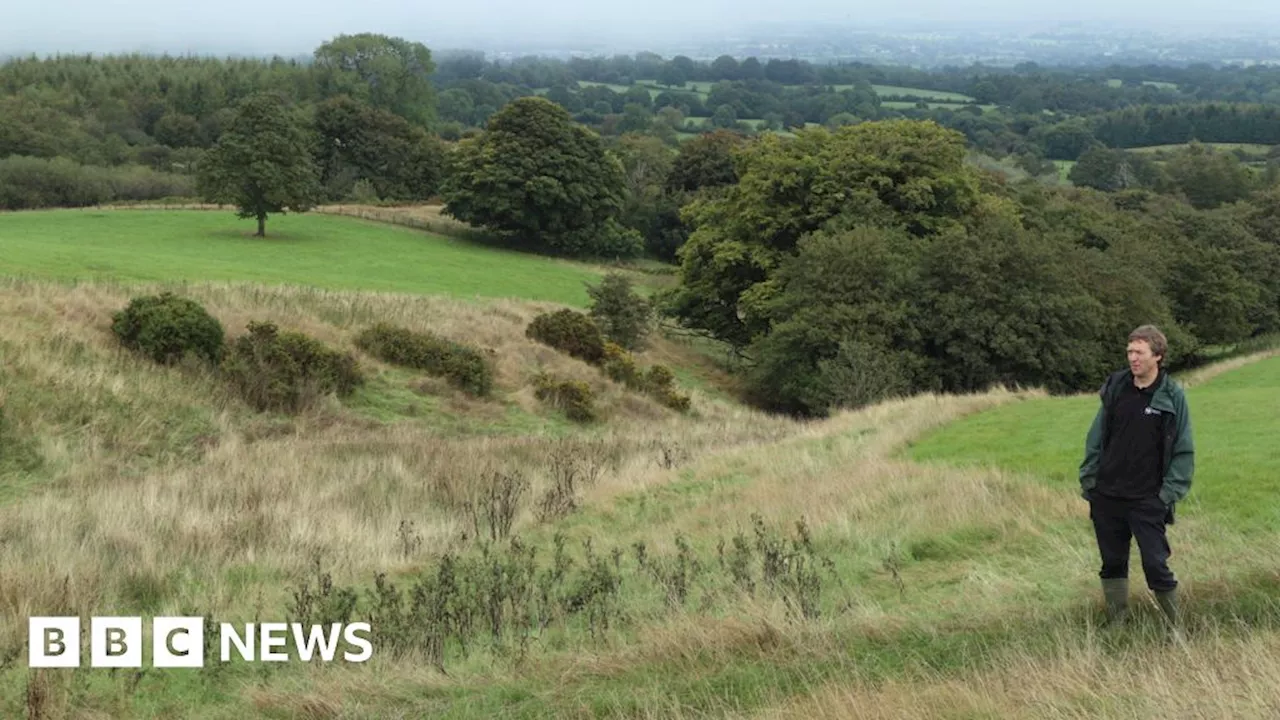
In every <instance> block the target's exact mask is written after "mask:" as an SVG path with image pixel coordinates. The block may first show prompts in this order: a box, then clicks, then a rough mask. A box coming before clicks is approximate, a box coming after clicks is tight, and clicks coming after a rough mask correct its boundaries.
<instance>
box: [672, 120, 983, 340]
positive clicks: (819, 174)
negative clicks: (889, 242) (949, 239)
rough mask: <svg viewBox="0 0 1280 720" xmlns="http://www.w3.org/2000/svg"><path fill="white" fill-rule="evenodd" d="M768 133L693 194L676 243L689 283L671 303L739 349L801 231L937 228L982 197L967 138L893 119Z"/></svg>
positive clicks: (764, 318) (764, 310)
mask: <svg viewBox="0 0 1280 720" xmlns="http://www.w3.org/2000/svg"><path fill="white" fill-rule="evenodd" d="M798 136H799V137H798V138H797V139H796V140H786V139H784V138H782V137H780V136H778V135H766V136H763V137H761V138H759V139H757V140H754V141H753V142H752V143H751V144H750V145H748V146H746V148H745V149H744V150H742V151H741V152H739V153H738V161H737V171H738V178H739V179H738V182H737V183H736V184H734V185H731V186H729V187H727V188H726V189H725V192H723V193H721V194H718V196H712V197H704V198H700V199H695V200H694V201H693V202H691V203H690V204H689V205H688V206H686V208H685V210H684V215H685V216H686V218H687V219H688V221H689V222H690V224H691V225H693V226H694V227H695V228H696V229H695V230H694V231H693V232H692V234H691V235H690V236H689V240H688V242H687V243H686V244H685V245H684V247H683V248H681V250H680V254H681V263H682V264H681V286H680V287H679V288H678V289H677V290H676V291H675V293H674V294H673V295H672V296H671V298H670V301H671V302H670V303H669V304H668V305H667V306H666V307H667V308H668V310H669V311H670V312H671V313H672V314H673V315H674V316H675V317H678V318H679V319H680V320H681V321H682V322H683V323H684V324H685V325H686V326H688V327H691V328H697V329H701V330H705V331H707V332H709V333H710V334H711V335H713V336H714V337H716V338H718V339H721V340H724V341H726V342H728V343H730V344H732V345H734V346H737V347H739V348H741V347H744V346H746V345H747V344H749V343H750V342H751V341H752V340H753V339H754V338H755V337H756V336H757V335H760V334H764V333H768V332H769V328H770V326H771V324H772V320H773V318H772V317H771V314H770V312H769V309H768V308H769V304H768V301H769V299H770V298H771V297H772V296H773V295H774V294H776V292H777V291H778V286H777V283H776V281H775V280H774V277H773V276H774V273H775V270H776V268H777V267H778V265H779V263H781V262H782V261H783V260H784V259H785V258H786V257H787V256H788V255H791V254H794V253H795V250H796V245H797V243H798V242H799V241H800V239H801V238H803V237H804V236H806V235H808V234H810V233H814V232H817V231H819V230H824V229H831V228H833V227H841V226H843V227H852V226H855V225H873V226H879V227H897V228H900V229H902V230H904V231H905V232H906V233H907V234H908V235H909V236H914V237H923V236H928V235H933V234H937V233H939V232H942V231H944V230H946V229H948V228H950V227H952V226H954V225H956V224H958V223H959V222H960V221H961V220H962V219H963V218H964V217H965V216H966V215H968V214H969V213H970V212H972V211H973V210H974V209H975V208H976V207H977V206H978V203H979V199H980V195H979V186H978V180H977V175H976V173H975V172H974V171H973V170H971V169H970V168H968V167H966V166H965V163H964V160H965V154H966V147H965V141H964V136H963V135H960V134H959V133H956V132H953V131H950V130H946V129H944V128H942V127H940V126H939V125H937V124H936V123H932V122H917V121H905V120H904V121H893V122H875V123H862V124H860V125H850V126H847V127H843V128H840V129H839V130H836V131H827V130H823V129H813V130H803V131H800V132H799V133H798Z"/></svg>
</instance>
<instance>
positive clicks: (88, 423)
mask: <svg viewBox="0 0 1280 720" xmlns="http://www.w3.org/2000/svg"><path fill="white" fill-rule="evenodd" d="M154 289H155V288H152V290H154ZM178 289H179V290H181V291H182V292H183V293H184V294H185V295H187V296H190V297H193V298H195V299H196V300H198V301H200V302H201V303H202V304H204V305H205V307H206V308H208V309H209V311H210V312H211V313H212V314H213V315H215V316H216V317H217V318H219V320H220V321H221V322H222V323H223V324H224V327H226V328H227V330H228V332H229V333H230V334H232V335H235V334H238V333H239V332H240V331H241V329H242V328H243V327H244V326H245V324H246V323H247V322H248V321H250V320H272V321H274V322H277V323H279V324H280V325H281V326H282V327H288V328H293V329H298V330H301V331H303V332H306V333H308V334H310V335H313V336H315V337H317V338H319V339H321V340H323V341H325V342H327V343H330V344H332V345H334V346H337V347H340V348H344V349H348V350H352V351H355V348H354V346H353V345H352V338H353V337H354V335H355V334H356V333H357V332H358V330H359V329H360V328H362V327H364V326H365V325H366V324H368V323H372V322H374V321H387V322H392V323H396V324H400V325H404V326H407V327H410V328H412V329H417V330H429V331H432V332H436V333H439V334H441V335H444V336H446V337H450V338H452V339H456V340H461V341H466V342H472V343H476V344H479V345H480V346H482V347H485V348H488V349H491V350H492V351H493V352H494V359H495V366H496V384H497V387H498V389H499V392H500V394H501V395H502V396H503V397H505V398H507V399H508V400H509V402H511V403H514V404H516V405H517V406H519V407H521V408H522V409H523V410H524V411H526V412H528V413H530V414H539V413H545V412H546V410H545V409H544V408H542V407H540V405H539V403H538V401H537V400H536V399H535V398H534V397H533V395H532V392H531V391H530V390H529V388H528V387H527V385H528V382H529V380H530V378H531V377H532V376H533V375H535V374H536V373H538V372H540V371H542V370H550V371H553V372H555V373H557V374H559V375H562V376H565V377H571V378H579V379H583V380H586V381H588V382H589V383H590V384H591V385H592V386H594V387H595V388H596V389H597V390H598V391H599V392H600V395H601V400H600V404H601V406H602V407H603V408H604V416H605V417H606V422H605V423H603V424H602V426H599V427H596V428H593V429H589V430H583V431H581V432H579V433H576V435H571V436H569V437H567V438H564V437H557V436H556V435H555V434H551V433H548V434H543V435H538V434H535V435H531V436H518V435H510V434H507V435H502V434H497V435H493V436H458V435H452V434H446V433H442V432H440V431H436V430H433V429H431V427H430V426H426V425H422V424H416V423H413V422H403V423H397V424H393V425H386V424H384V423H381V422H377V421H375V420H373V419H371V418H368V417H366V416H362V415H359V414H357V413H353V412H351V411H349V410H347V409H345V408H343V407H342V406H341V405H339V404H337V403H329V404H325V405H322V406H320V407H318V408H316V409H314V410H311V411H309V412H307V413H305V414H303V415H301V416H299V417H296V418H288V419H285V418H277V419H272V418H269V417H264V416H259V415H257V414H255V413H253V412H251V411H250V410H248V409H247V408H246V407H245V406H244V405H243V404H242V403H240V401H239V400H238V399H237V398H235V397H234V396H232V395H230V394H229V393H228V391H227V390H226V388H225V387H223V385H222V384H221V383H220V382H218V380H217V379H216V377H214V376H213V375H211V374H209V373H202V372H199V371H192V370H190V369H178V368H170V369H165V368H159V367H157V366H155V365H153V364H151V363H150V362H149V361H147V360H144V359H140V358H138V357H135V356H133V355H131V354H130V353H127V352H124V351H122V350H121V349H120V348H119V347H118V346H117V343H116V341H115V339H114V337H113V336H112V335H111V333H110V330H109V327H110V323H111V313H112V312H113V311H115V310H117V309H119V308H121V307H123V306H124V305H126V304H127V302H128V300H129V298H130V297H131V296H132V295H136V294H141V293H142V292H145V291H150V290H143V289H138V288H125V287H120V286H113V285H110V284H78V285H64V284H45V283H31V282H6V283H4V284H2V285H0V317H3V318H4V319H5V322H3V323H0V367H2V368H3V370H4V373H3V376H0V393H3V394H4V395H5V396H6V404H7V410H8V417H9V419H10V421H11V422H13V423H14V424H15V426H16V427H17V428H18V430H19V431H20V432H22V433H24V434H26V435H29V436H32V437H34V438H36V439H37V441H38V443H39V451H40V454H41V455H42V456H43V457H44V458H45V461H46V466H45V470H44V472H45V473H46V476H47V477H46V479H45V485H44V486H43V487H41V488H37V489H35V490H32V491H30V492H28V493H26V494H25V495H24V496H22V497H21V498H20V500H19V501H17V502H14V503H10V504H8V505H6V506H3V507H0V618H4V622H3V624H2V625H0V644H2V645H4V646H12V645H13V644H14V643H17V642H21V640H22V638H23V637H24V636H23V635H22V633H23V632H24V630H23V628H20V627H18V623H17V622H16V621H15V618H21V617H25V616H28V615H42V614H52V613H64V612H65V613H71V614H85V615H89V614H93V613H95V612H101V611H104V610H108V609H111V608H115V607H119V606H121V604H128V603H134V604H136V603H137V602H139V597H144V598H145V597H152V596H154V597H155V598H156V602H157V603H158V607H156V608H154V609H155V610H157V611H166V612H167V611H178V610H180V609H181V608H184V607H194V608H197V609H199V610H201V611H204V612H212V613H224V614H234V613H250V612H252V607H251V606H252V605H253V604H254V603H256V602H258V601H257V600H256V599H254V598H255V597H256V596H257V595H258V594H261V595H263V600H262V601H261V602H262V603H263V604H265V605H267V606H268V607H279V606H280V605H279V603H278V602H277V601H278V600H279V599H280V595H281V594H282V593H283V592H284V589H283V587H282V580H284V579H287V578H290V577H295V576H297V575H298V574H299V573H301V572H303V571H304V570H305V569H306V568H307V567H308V564H309V563H310V562H311V560H312V558H314V557H320V558H322V559H323V563H324V565H325V567H326V569H329V570H331V571H333V573H334V575H335V577H336V578H338V579H340V580H344V579H345V580H350V579H357V578H358V579H359V580H360V581H361V582H367V581H368V579H369V578H370V577H371V574H372V573H373V572H374V571H375V570H388V571H391V572H395V571H399V570H408V569H412V568H413V567H415V563H417V562H420V561H421V560H423V559H424V558H425V557H427V555H429V554H431V553H434V552H438V551H440V550H441V549H443V548H446V547H449V546H450V545H451V544H457V543H460V542H461V541H462V540H461V539H462V537H463V536H464V534H465V533H466V532H467V530H468V522H469V519H468V517H467V515H466V514H465V513H463V512H461V511H460V506H461V505H462V503H464V502H465V500H466V499H468V497H469V496H470V495H469V493H471V492H473V491H474V489H475V486H476V484H477V483H479V482H480V480H481V479H482V478H483V477H484V476H485V474H486V473H487V472H489V471H491V470H494V469H499V470H504V469H505V470H508V471H511V470H518V471H520V472H522V473H524V474H525V476H526V477H527V478H528V479H529V480H530V483H531V487H530V491H529V500H530V502H526V503H525V505H524V506H523V508H522V510H521V511H520V513H519V514H518V516H517V517H516V521H515V522H516V528H517V529H521V528H526V527H528V526H530V525H531V524H533V523H534V522H535V519H534V517H533V512H532V509H531V507H530V506H531V504H532V503H531V500H532V499H534V498H536V497H537V496H538V495H539V494H540V493H542V492H544V491H545V489H546V488H547V487H548V485H549V483H550V482H551V481H550V475H551V473H552V472H553V469H554V468H553V464H554V457H555V455H556V453H557V452H562V451H563V450H565V449H566V446H568V450H569V451H570V452H571V453H573V454H577V455H584V456H585V455H591V456H592V462H595V463H597V464H598V465H599V466H600V467H601V469H602V473H601V478H602V479H601V484H608V485H614V484H617V485H622V486H630V485H636V484H637V482H636V481H635V480H634V479H633V478H635V477H641V476H643V477H645V478H653V477H659V476H667V477H670V476H672V474H673V473H675V472H677V471H678V468H679V466H680V464H682V463H684V462H687V461H688V460H690V459H693V458H696V457H699V456H702V455H705V454H708V453H715V452H723V451H726V450H728V449H731V448H734V447H741V446H744V445H749V444H752V443H761V442H764V443H767V442H771V441H773V440H775V439H777V438H779V437H784V436H786V435H788V434H791V433H793V432H795V430H796V428H797V425H795V424H794V423H791V422H788V421H785V420H780V419H775V418H769V417H766V416H764V415H761V414H759V413H755V412H753V411H750V410H747V409H745V408H743V407H741V406H736V405H733V404H731V403H725V402H721V401H717V400H712V399H708V398H703V397H701V396H700V395H699V394H698V393H697V392H696V391H694V393H693V394H694V408H695V412H696V414H695V415H693V416H689V417H684V416H680V415H677V414H675V413H673V412H671V411H669V410H667V409H665V408H662V407H661V406H659V405H657V404H656V403H653V402H652V401H650V400H649V399H647V398H645V397H641V396H638V395H636V394H635V393H631V392H628V391H626V390H625V389H624V388H622V387H621V386H618V385H617V384H615V383H612V382H610V381H608V380H607V379H605V378H604V377H603V375H602V374H601V373H599V372H598V371H597V370H595V369H594V368H591V367H589V366H587V365H585V364H583V363H581V362H579V361H576V360H573V359H571V358H568V357H566V356H564V355H562V354H560V353H557V352H555V351H553V350H551V349H550V348H547V347H544V346H541V345H539V344H536V343H534V342H532V341H530V340H528V339H526V338H525V337H524V328H525V326H526V325H527V323H528V321H529V320H531V319H532V318H533V317H534V315H536V314H537V313H538V312H540V311H542V310H545V309H547V308H546V307H544V306H541V305H538V304H535V303H529V304H521V303H514V302H495V303H490V304H476V303H466V302H461V301H454V300H449V299H445V298H436V297H415V296H398V295H375V294H356V293H336V292H325V291H312V290H302V289H290V288H275V289H273V288H263V287H255V286H247V285H190V286H179V287H178ZM657 343H658V345H659V346H661V345H662V343H663V341H662V340H661V339H660V338H659V339H658V340H657ZM668 351H669V352H679V350H671V349H668ZM361 360H362V362H363V363H365V365H366V367H368V368H370V369H372V370H375V371H376V370H377V369H379V368H381V367H384V366H382V365H381V363H378V362H377V361H375V360H373V359H371V358H368V357H362V358H361ZM439 391H440V392H443V393H450V392H452V391H450V390H448V389H447V388H442V389H439ZM456 394H457V393H455V395H456ZM468 402H470V405H468ZM492 405H493V403H487V404H486V403H481V402H478V401H464V400H462V399H458V402H456V403H454V405H453V407H455V408H460V410H458V412H464V413H465V412H472V413H473V414H474V415H476V417H477V418H478V421H481V422H482V421H483V420H484V419H485V418H486V417H487V415H486V413H492V412H495V411H494V410H493V407H492ZM192 418H195V419H192ZM183 422H189V423H191V424H192V425H193V426H194V427H195V428H196V430H195V431H193V436H192V437H190V438H184V437H183V436H182V435H180V434H175V432H176V431H174V430H173V428H174V426H175V423H179V424H180V423H183ZM166 439H167V440H168V442H169V443H170V444H175V443H176V444H179V447H166V448H163V449H165V450H168V451H171V452H169V453H167V454H160V453H157V452H153V451H155V450H157V448H156V447H154V446H155V445H156V444H157V442H160V443H161V444H163V442H164V441H165V440H166ZM649 481H650V480H645V481H644V482H649ZM639 484H643V483H639ZM406 547H412V548H414V550H413V552H409V553H407V552H406V551H405V548H406ZM250 569H251V571H250ZM237 573H240V574H241V575H246V574H247V577H249V578H250V579H249V580H245V581H243V582H241V581H238V580H237V581H232V580H228V578H229V577H233V576H237Z"/></svg>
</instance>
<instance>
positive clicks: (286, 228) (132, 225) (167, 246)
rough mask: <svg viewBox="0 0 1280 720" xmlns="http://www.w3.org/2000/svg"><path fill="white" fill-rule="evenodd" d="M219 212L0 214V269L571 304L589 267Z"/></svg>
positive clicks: (351, 224) (379, 228)
mask: <svg viewBox="0 0 1280 720" xmlns="http://www.w3.org/2000/svg"><path fill="white" fill-rule="evenodd" d="M251 224H252V223H251V222H249V221H240V220H237V219H236V218H235V216H234V214H233V213H232V212H230V211H222V212H217V211H209V212H192V211H164V210H130V211H91V210H61V211H47V212H23V213H0V254H2V255H3V257H4V272H5V273H6V274H11V275H26V276H30V277H36V278H57V279H94V278H109V279H113V280H120V281H147V282H152V281H172V280H191V281H200V280H216V281H237V282H252V283H263V284H276V283H288V284H305V285H312V286H315V287H320V288H326V289H363V290H372V291H379V292H407V293H441V294H448V295H454V296H461V297H513V298H528V299H534V300H546V301H552V302H560V303H566V304H572V305H579V306H583V305H586V303H587V295H586V291H585V287H584V283H586V282H592V283H594V282H598V280H599V277H600V276H599V273H598V272H597V271H596V270H595V269H594V268H591V267H589V266H584V265H579V264H575V263H569V262H563V261H557V260H551V259H547V258H541V257H537V256H531V255H524V254H520V253H514V252H503V251H497V250H493V249H490V248H485V247H481V246H478V245H474V244H470V243H467V242H464V241H460V240H454V239H451V238H447V237H444V236H440V235H431V234H426V233H423V232H420V231H417V230H413V229H409V228H402V227H395V226H391V225H384V224H381V223H373V222H367V221H362V220H357V219H354V218H336V217H331V216H322V215H314V214H310V215H289V216H281V217H273V218H271V219H270V220H269V221H268V223H267V237H266V238H265V239H264V238H255V237H253V232H254V228H252V227H251Z"/></svg>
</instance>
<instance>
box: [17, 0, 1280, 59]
mask: <svg viewBox="0 0 1280 720" xmlns="http://www.w3.org/2000/svg"><path fill="white" fill-rule="evenodd" d="M0 5H2V6H3V9H2V10H0V55H7V54H14V53H22V52H38V53H45V52H107V51H128V50H144V51H160V50H165V51H169V52H179V53H180V52H227V51H238V52H262V53H279V54H285V55H288V54H295V53H309V52H310V51H311V50H312V49H314V48H315V46H316V45H319V44H320V43H321V42H323V41H324V40H325V39H328V38H330V37H332V36H334V35H337V34H340V33H355V32H381V33H386V34H389V35H397V36H400V37H405V38H408V39H411V40H417V41H420V42H423V43H424V44H426V45H428V46H429V47H432V48H445V47H459V46H477V45H479V44H482V43H483V44H485V45H489V46H493V45H496V44H507V43H522V44H530V43H537V42H539V41H542V42H557V43H559V42H562V41H566V40H568V39H569V38H578V39H580V41H586V40H590V39H597V40H599V41H601V42H615V43H617V42H621V43H634V42H639V43H640V44H641V45H643V44H644V43H645V41H648V40H653V39H662V38H669V39H678V38H681V37H689V36H695V35H698V36H706V35H712V36H720V37H724V36H725V34H727V33H733V32H738V31H740V30H741V28H742V26H743V25H750V24H756V25H758V24H764V23H771V22H775V21H784V22H792V23H794V22H797V21H808V22H839V23H841V24H847V23H876V24H879V23H886V22H899V21H911V20H921V19H927V20H932V21H936V22H940V23H946V22H951V21H956V22H966V23H972V22H973V21H981V22H992V23H996V22H999V23H1001V24H1007V23H1010V22H1014V23H1021V24H1026V23H1037V24H1038V23H1041V22H1044V23H1058V22H1089V23H1123V24H1125V25H1128V26H1132V27H1135V28H1143V27H1154V25H1155V24H1156V23H1157V22H1158V24H1160V25H1161V26H1162V27H1163V28H1165V29H1167V28H1168V27H1170V26H1182V27H1184V28H1188V29H1197V28H1207V27H1210V26H1214V25H1221V24H1224V23H1231V24H1236V25H1240V26H1242V27H1245V28H1249V27H1252V28H1255V29H1256V28H1260V27H1261V28H1265V27H1267V26H1268V25H1270V27H1273V28H1276V32H1277V33H1280V0H1071V1H1070V2H1049V3H1036V2H1034V0H969V1H964V2H958V1H956V0H892V1H890V2H884V1H882V0H875V1H874V2H872V1H871V0H863V1H862V2H850V1H849V0H787V1H785V2H779V0H647V1H645V2H606V1H601V0H544V1H543V2H523V1H521V0H466V1H465V2H458V3H431V2H423V1H422V0H358V1H355V2H353V1H352V0H342V1H338V0H306V1H304V0H275V1H274V2H263V1H262V0H221V1H216V0H215V1H210V0H201V1H200V2H190V0H188V1H187V2H182V1H181V0H179V1H176V2H175V1H174V0H124V1H123V2H115V3H110V2H102V0H38V1H37V2H22V1H21V0H0Z"/></svg>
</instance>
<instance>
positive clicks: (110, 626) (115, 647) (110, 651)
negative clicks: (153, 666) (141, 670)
mask: <svg viewBox="0 0 1280 720" xmlns="http://www.w3.org/2000/svg"><path fill="white" fill-rule="evenodd" d="M90 633H91V634H90V636H89V652H90V658H89V659H90V664H91V665H92V666H93V667H115V668H125V667H134V668H136V667H142V618H140V617H95V618H93V620H92V622H91V624H90Z"/></svg>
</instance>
